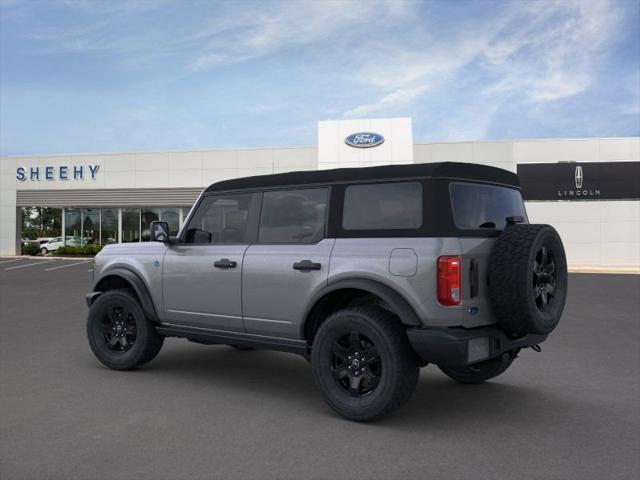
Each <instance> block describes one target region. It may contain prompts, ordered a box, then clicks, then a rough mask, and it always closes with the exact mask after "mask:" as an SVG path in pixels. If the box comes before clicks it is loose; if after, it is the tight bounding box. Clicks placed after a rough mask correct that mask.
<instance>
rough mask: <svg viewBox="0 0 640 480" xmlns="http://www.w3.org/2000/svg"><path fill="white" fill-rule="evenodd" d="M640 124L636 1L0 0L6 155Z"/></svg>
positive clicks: (636, 131) (574, 131) (1, 138)
mask: <svg viewBox="0 0 640 480" xmlns="http://www.w3.org/2000/svg"><path fill="white" fill-rule="evenodd" d="M381 117H412V119H413V137H414V142H421V141H422V142H426V141H438V140H443V141H457V140H487V139H524V138H559V137H616V136H631V135H640V0H562V1H535V0H531V1H524V0H522V1H509V2H507V1H492V0H475V1H462V0H461V1H456V0H450V1H445V0H439V1H423V2H417V1H402V0H395V1H389V2H383V1H379V2H378V1H366V2H358V1H338V0H326V1H313V2H312V1H286V2H285V1H275V0H271V1H263V2H255V1H235V2H231V1H226V2H215V1H197V0H182V1H168V0H167V1H165V0H156V1H118V0H113V1H92V0H69V1H55V0H0V154H1V155H16V154H24V155H29V154H37V153H98V152H123V151H145V150H183V149H206V148H239V147H261V146H262V147H270V146H299V145H315V144H316V143H317V122H318V121H319V120H335V119H351V118H354V119H355V118H381Z"/></svg>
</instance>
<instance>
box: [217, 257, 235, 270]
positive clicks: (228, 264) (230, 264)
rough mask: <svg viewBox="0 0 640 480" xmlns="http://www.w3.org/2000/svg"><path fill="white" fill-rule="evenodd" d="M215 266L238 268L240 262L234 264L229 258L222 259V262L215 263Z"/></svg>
mask: <svg viewBox="0 0 640 480" xmlns="http://www.w3.org/2000/svg"><path fill="white" fill-rule="evenodd" d="M213 266H214V267H216V268H225V269H226V268H236V267H237V266H238V262H234V261H232V260H229V259H228V258H221V259H220V260H216V261H215V262H213Z"/></svg>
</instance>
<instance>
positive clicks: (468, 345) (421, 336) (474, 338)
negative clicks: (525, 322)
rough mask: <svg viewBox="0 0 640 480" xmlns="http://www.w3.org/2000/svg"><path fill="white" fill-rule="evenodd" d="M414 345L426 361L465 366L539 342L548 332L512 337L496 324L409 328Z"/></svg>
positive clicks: (410, 338)
mask: <svg viewBox="0 0 640 480" xmlns="http://www.w3.org/2000/svg"><path fill="white" fill-rule="evenodd" d="M407 336H408V337H409V342H410V343H411V346H412V347H413V349H414V350H415V352H416V353H417V354H418V356H419V357H420V358H421V359H422V361H424V362H428V363H434V364H436V365H442V366H448V367H463V366H466V365H471V364H473V363H478V362H481V361H483V360H488V359H491V358H495V357H499V356H500V355H501V354H503V353H505V352H509V351H511V350H517V349H519V348H525V347H531V346H533V345H538V344H539V343H542V342H544V341H545V340H546V338H547V335H526V336H524V337H521V338H516V339H512V338H509V337H507V335H505V333H504V332H503V331H502V330H500V329H498V328H496V327H480V328H472V329H466V328H409V329H407Z"/></svg>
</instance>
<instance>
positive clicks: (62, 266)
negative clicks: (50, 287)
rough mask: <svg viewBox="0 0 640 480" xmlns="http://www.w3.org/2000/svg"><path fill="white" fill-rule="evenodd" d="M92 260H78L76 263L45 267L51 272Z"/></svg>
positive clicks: (46, 270)
mask: <svg viewBox="0 0 640 480" xmlns="http://www.w3.org/2000/svg"><path fill="white" fill-rule="evenodd" d="M90 261H91V260H85V261H83V262H76V263H70V264H68V265H60V266H58V267H51V268H45V269H44V271H45V272H50V271H51V270H58V269H59V268H67V267H73V266H74V265H82V264H83V263H89V262H90Z"/></svg>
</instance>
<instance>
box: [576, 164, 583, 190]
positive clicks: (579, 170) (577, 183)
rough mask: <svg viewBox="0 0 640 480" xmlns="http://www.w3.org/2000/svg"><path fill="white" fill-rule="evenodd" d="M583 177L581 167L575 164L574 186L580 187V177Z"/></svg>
mask: <svg viewBox="0 0 640 480" xmlns="http://www.w3.org/2000/svg"><path fill="white" fill-rule="evenodd" d="M583 178H584V177H583V176H582V167H580V166H577V167H576V188H582V179H583Z"/></svg>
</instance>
